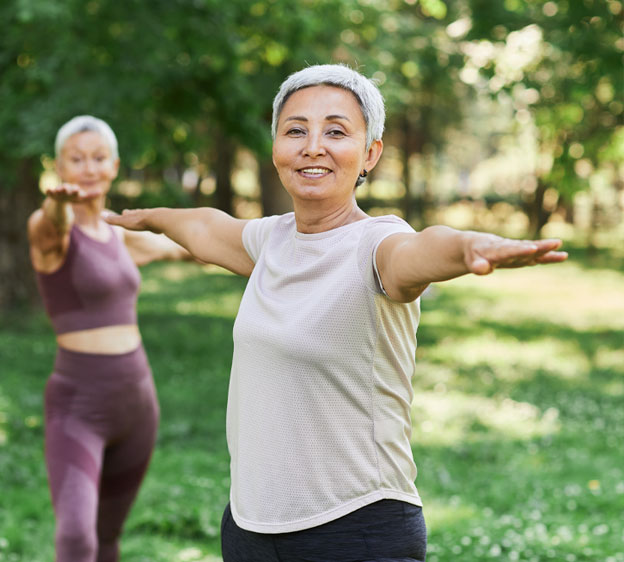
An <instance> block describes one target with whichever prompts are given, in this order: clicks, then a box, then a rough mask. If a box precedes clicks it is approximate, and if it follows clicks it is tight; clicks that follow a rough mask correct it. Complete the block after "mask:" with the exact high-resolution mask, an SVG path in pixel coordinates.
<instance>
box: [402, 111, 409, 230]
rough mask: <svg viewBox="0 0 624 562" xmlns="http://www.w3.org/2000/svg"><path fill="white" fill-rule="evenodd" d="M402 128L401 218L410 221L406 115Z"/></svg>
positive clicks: (407, 121)
mask: <svg viewBox="0 0 624 562" xmlns="http://www.w3.org/2000/svg"><path fill="white" fill-rule="evenodd" d="M402 121H403V122H402V129H403V149H402V151H401V152H402V160H403V174H402V175H403V185H404V186H405V195H404V196H403V218H404V219H405V220H406V221H407V222H410V221H411V219H412V192H411V190H410V177H411V173H410V154H411V150H410V138H411V127H410V122H409V119H408V118H407V116H404V117H403V120H402Z"/></svg>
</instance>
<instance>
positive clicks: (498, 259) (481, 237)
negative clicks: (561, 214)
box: [377, 226, 568, 302]
mask: <svg viewBox="0 0 624 562" xmlns="http://www.w3.org/2000/svg"><path fill="white" fill-rule="evenodd" d="M559 246H561V241H560V240H554V239H549V240H511V239H509V238H502V237H500V236H496V235H494V234H486V233H481V232H473V231H460V230H455V229H453V228H449V227H446V226H431V227H429V228H426V229H424V230H423V231H422V232H417V233H413V234H396V235H393V236H390V237H388V238H387V239H385V240H384V241H383V242H382V243H381V244H380V245H379V249H378V251H377V267H378V269H379V274H380V277H381V281H382V283H383V286H384V289H385V290H386V293H387V294H388V295H389V296H390V297H391V298H392V299H394V300H397V301H399V302H410V301H412V300H414V299H415V298H417V297H418V296H419V295H420V294H421V293H422V292H423V291H424V290H425V288H426V287H427V285H429V283H434V282H437V281H447V280H449V279H454V278H455V277H460V276H461V275H465V274H466V273H474V274H476V275H487V274H488V273H492V271H494V270H495V269H496V268H516V267H524V266H528V265H536V264H546V263H558V262H561V261H564V260H565V259H566V258H567V257H568V255H567V253H566V252H557V251H556V250H557V248H559Z"/></svg>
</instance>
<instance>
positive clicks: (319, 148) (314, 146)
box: [303, 132, 326, 158]
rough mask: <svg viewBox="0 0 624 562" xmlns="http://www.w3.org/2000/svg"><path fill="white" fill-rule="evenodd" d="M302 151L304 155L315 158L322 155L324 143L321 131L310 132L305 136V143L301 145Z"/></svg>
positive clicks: (324, 152) (323, 153) (324, 151)
mask: <svg viewBox="0 0 624 562" xmlns="http://www.w3.org/2000/svg"><path fill="white" fill-rule="evenodd" d="M303 153H304V155H305V156H311V157H312V158H316V157H318V156H323V155H325V154H326V150H325V145H324V144H323V135H322V133H312V132H310V133H309V134H308V135H307V136H306V143H305V146H304V147H303Z"/></svg>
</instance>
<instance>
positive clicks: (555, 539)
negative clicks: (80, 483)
mask: <svg viewBox="0 0 624 562" xmlns="http://www.w3.org/2000/svg"><path fill="white" fill-rule="evenodd" d="M143 280H144V281H143V290H142V293H141V297H140V303H139V306H140V312H139V314H140V326H141V330H142V333H143V336H144V340H145V346H146V348H147V350H148V355H149V357H150V361H151V364H152V369H153V371H154V377H155V379H156V383H157V387H158V391H159V397H160V403H161V416H162V420H161V427H160V435H159V442H158V447H157V450H156V452H155V454H154V457H153V461H152V464H151V467H150V471H149V473H148V476H147V478H146V480H145V483H144V485H143V488H142V490H141V493H140V496H139V498H138V500H137V503H136V505H135V508H134V510H133V511H132V513H131V516H130V518H129V520H128V522H127V525H126V532H125V535H124V539H123V543H122V549H123V560H124V562H148V561H149V562H183V561H190V562H199V561H202V562H217V561H220V560H221V557H220V555H219V552H220V549H219V523H220V518H221V513H222V510H223V508H224V506H225V504H226V502H227V496H228V488H229V477H228V454H227V448H226V443H225V404H226V396H227V386H228V374H229V365H230V358H231V352H232V341H231V331H232V324H233V320H234V316H235V314H236V311H237V308H238V303H239V300H240V295H241V293H242V290H243V288H244V280H242V279H240V278H237V277H235V276H232V275H227V274H224V273H223V272H222V271H221V270H218V269H215V268H202V267H199V266H194V265H192V264H157V265H153V266H149V267H146V268H144V269H143ZM422 311H423V313H422V320H421V327H420V329H419V332H418V337H419V348H418V351H417V357H416V371H415V376H414V391H415V399H414V405H413V427H414V431H413V438H412V440H413V449H414V455H415V458H416V462H417V465H418V468H419V474H418V480H417V485H418V488H419V490H420V492H421V495H422V497H423V500H424V502H425V516H426V519H427V523H428V528H429V555H428V558H427V560H428V562H451V561H456V560H462V562H472V561H475V562H477V561H481V560H504V561H507V560H509V561H523V562H541V561H544V560H555V561H557V562H562V561H563V562H577V561H588V562H589V561H591V562H624V546H623V545H624V460H623V455H622V443H623V442H624V408H623V404H624V345H623V344H624V267H623V264H622V260H621V258H617V259H616V258H615V257H614V256H613V255H611V256H609V255H608V254H603V255H599V256H598V259H597V260H594V261H591V262H590V261H588V260H587V259H586V258H585V257H584V256H583V254H582V253H581V252H578V253H575V254H573V256H572V259H571V260H570V261H569V262H568V263H565V264H560V265H556V266H542V267H537V268H531V269H524V270H518V271H498V272H496V273H495V274H494V275H492V276H488V277H485V278H477V277H473V276H467V277H464V278H461V279H458V280H455V281H452V282H449V283H444V284H439V285H437V286H435V287H433V288H432V290H431V291H430V292H429V293H428V294H427V295H426V297H425V298H423V301H422ZM53 357H54V343H53V338H52V333H51V329H50V327H49V325H48V323H47V320H46V319H45V317H44V316H43V314H41V313H28V314H11V315H8V316H5V317H4V318H3V319H2V321H1V325H0V358H1V359H0V360H1V364H0V365H1V367H0V368H1V374H0V561H5V560H6V561H24V562H44V561H45V562H47V561H50V560H52V559H53V548H52V537H53V517H52V510H51V507H50V502H49V494H48V491H47V486H46V480H45V470H44V464H43V446H42V444H43V427H42V393H43V388H44V384H45V381H46V377H47V374H48V371H49V369H50V367H51V365H52V362H53Z"/></svg>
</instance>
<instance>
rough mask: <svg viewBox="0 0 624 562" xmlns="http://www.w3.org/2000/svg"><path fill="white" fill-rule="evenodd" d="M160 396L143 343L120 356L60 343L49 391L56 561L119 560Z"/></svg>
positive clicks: (48, 448) (47, 422) (48, 449)
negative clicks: (71, 348) (79, 350)
mask: <svg viewBox="0 0 624 562" xmlns="http://www.w3.org/2000/svg"><path fill="white" fill-rule="evenodd" d="M158 415H159V410H158V402H157V399H156V391H155V389H154V383H153V380H152V374H151V371H150V368H149V365H148V363H147V358H146V356H145V352H144V350H143V347H142V346H141V347H139V348H137V349H136V350H134V351H131V352H129V353H123V354H121V355H100V354H91V353H77V352H73V351H68V350H65V349H62V348H60V349H59V350H58V353H57V356H56V362H55V365H54V373H53V374H52V375H51V376H50V378H49V379H48V383H47V385H46V392H45V456H46V465H47V469H48V479H49V484H50V491H51V494H52V503H53V505H54V513H55V516H56V562H96V561H97V562H117V560H119V537H120V535H121V531H122V527H123V523H124V520H125V518H126V516H127V515H128V512H129V511H130V507H131V505H132V502H133V501H134V498H135V497H136V494H137V492H138V490H139V486H140V484H141V481H142V480H143V476H144V474H145V471H146V469H147V465H148V463H149V459H150V456H151V454H152V450H153V448H154V443H155V441H156V428H157V425H158Z"/></svg>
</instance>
